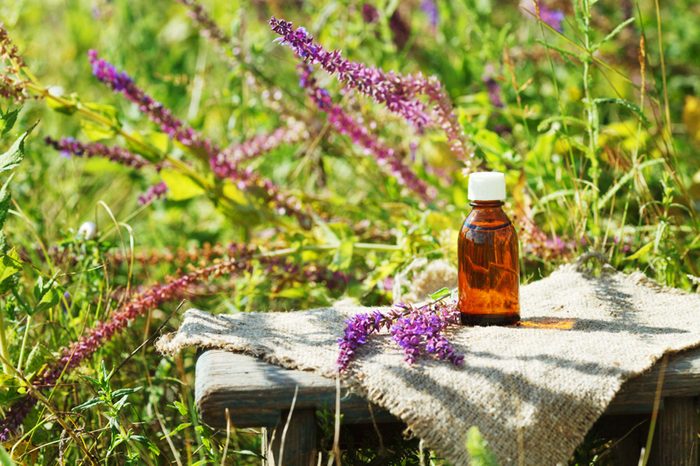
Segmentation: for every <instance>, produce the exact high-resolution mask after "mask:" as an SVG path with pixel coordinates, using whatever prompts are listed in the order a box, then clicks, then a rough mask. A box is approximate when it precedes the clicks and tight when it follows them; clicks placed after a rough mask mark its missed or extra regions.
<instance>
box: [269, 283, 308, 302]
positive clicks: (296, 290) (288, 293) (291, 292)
mask: <svg viewBox="0 0 700 466" xmlns="http://www.w3.org/2000/svg"><path fill="white" fill-rule="evenodd" d="M304 296H307V293H306V291H304V289H303V288H302V287H300V286H295V287H292V288H285V289H284V290H282V291H280V292H278V293H275V297H276V298H287V299H300V298H303V297H304Z"/></svg>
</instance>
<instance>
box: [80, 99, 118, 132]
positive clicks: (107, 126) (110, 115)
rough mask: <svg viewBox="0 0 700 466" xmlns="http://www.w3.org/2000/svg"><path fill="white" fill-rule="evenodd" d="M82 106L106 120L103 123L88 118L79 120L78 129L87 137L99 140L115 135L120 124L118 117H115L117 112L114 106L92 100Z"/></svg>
mask: <svg viewBox="0 0 700 466" xmlns="http://www.w3.org/2000/svg"><path fill="white" fill-rule="evenodd" d="M83 106H84V107H86V108H88V109H90V110H91V111H92V112H94V113H97V114H99V115H100V116H102V117H103V118H104V119H105V120H107V121H106V122H105V123H97V122H95V121H92V120H88V119H82V120H80V129H81V130H82V131H83V133H84V134H85V136H86V137H87V138H88V139H90V140H91V141H101V140H103V139H111V138H113V137H114V136H116V135H117V132H116V129H117V128H119V127H120V126H121V124H120V123H119V118H117V115H118V113H117V109H116V108H115V107H113V106H111V105H105V104H98V103H94V102H88V103H86V104H83Z"/></svg>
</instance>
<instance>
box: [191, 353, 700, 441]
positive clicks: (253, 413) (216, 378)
mask: <svg viewBox="0 0 700 466" xmlns="http://www.w3.org/2000/svg"><path fill="white" fill-rule="evenodd" d="M658 377H659V369H658V368H657V367H654V368H652V369H651V370H650V371H649V372H647V373H645V374H642V375H640V376H638V377H635V378H634V379H630V380H629V381H627V382H626V383H625V384H624V385H623V387H622V389H621V391H620V392H619V393H618V395H617V396H616V397H615V399H614V400H613V401H612V403H611V404H610V407H609V408H608V411H607V413H608V414H630V413H644V412H650V411H651V407H652V403H653V399H654V393H655V391H656V385H657V380H658ZM297 385H298V386H299V393H298V396H297V401H296V405H297V407H298V408H301V409H303V408H317V409H329V410H332V409H333V407H334V404H335V382H334V381H333V380H332V379H327V378H324V377H321V376H319V375H317V374H314V373H312V372H305V371H299V370H289V369H283V368H281V367H278V366H274V365H271V364H268V363H265V362H263V361H261V360H259V359H256V358H254V357H252V356H246V355H242V354H235V353H229V352H226V351H220V350H212V351H207V352H205V353H203V354H202V355H201V356H200V358H199V360H198V361H197V369H196V377H195V398H196V402H197V406H198V407H199V412H200V415H201V417H202V419H203V420H204V422H206V423H207V424H209V425H211V426H213V427H224V426H225V425H226V420H225V416H224V414H223V413H224V409H225V408H229V409H230V414H231V420H232V422H233V423H234V425H236V426H239V427H265V426H266V427H274V426H275V425H277V423H278V422H279V417H280V412H281V411H283V410H286V409H289V406H290V404H291V401H292V398H293V397H294V389H295V387H296V386H297ZM662 396H663V397H664V398H667V397H696V396H700V349H695V350H690V351H686V352H683V353H681V354H677V355H675V356H672V357H671V359H670V361H669V364H668V366H667V369H666V374H665V381H664V388H663V392H662ZM341 409H342V412H343V416H344V422H346V423H349V424H353V423H371V422H372V414H371V413H370V410H369V408H368V402H367V401H366V400H365V399H363V398H362V397H359V396H357V395H352V394H349V393H348V392H347V390H343V392H342V398H341ZM373 413H374V417H375V420H376V422H399V421H398V420H396V419H395V418H394V417H393V416H391V415H390V414H389V413H387V412H386V411H384V410H382V409H380V408H378V407H376V406H375V407H373Z"/></svg>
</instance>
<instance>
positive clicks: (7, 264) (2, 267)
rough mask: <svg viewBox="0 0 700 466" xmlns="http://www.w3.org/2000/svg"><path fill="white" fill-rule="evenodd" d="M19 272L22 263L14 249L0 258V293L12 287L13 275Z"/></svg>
mask: <svg viewBox="0 0 700 466" xmlns="http://www.w3.org/2000/svg"><path fill="white" fill-rule="evenodd" d="M20 270H22V262H20V260H19V255H18V254H17V251H15V250H14V249H11V250H10V252H8V253H7V254H4V255H3V256H2V257H1V258H0V293H4V292H6V291H7V290H9V289H10V288H11V287H12V286H13V285H14V279H15V275H16V274H17V273H18V272H19V271H20Z"/></svg>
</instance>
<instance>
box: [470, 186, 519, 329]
mask: <svg viewBox="0 0 700 466" xmlns="http://www.w3.org/2000/svg"><path fill="white" fill-rule="evenodd" d="M469 199H470V204H471V206H472V207H473V209H472V211H471V212H470V213H469V215H468V216H467V218H466V220H465V221H464V225H463V226H462V230H461V231H460V233H459V245H458V246H459V247H458V249H459V311H460V313H461V320H462V323H463V324H465V325H508V324H514V323H516V322H518V321H519V320H520V292H519V281H520V267H519V261H518V237H517V235H516V233H515V228H514V227H513V224H512V223H511V221H510V219H509V218H508V216H507V215H506V214H505V212H503V209H502V206H503V200H504V199H505V177H504V176H503V173H499V172H477V173H472V174H471V175H470V176H469Z"/></svg>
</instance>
